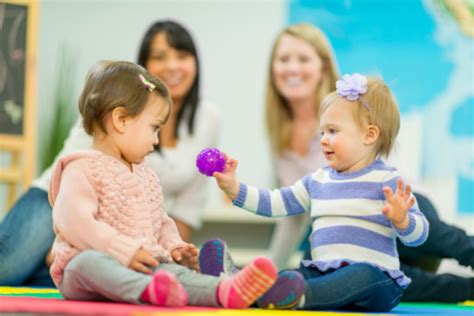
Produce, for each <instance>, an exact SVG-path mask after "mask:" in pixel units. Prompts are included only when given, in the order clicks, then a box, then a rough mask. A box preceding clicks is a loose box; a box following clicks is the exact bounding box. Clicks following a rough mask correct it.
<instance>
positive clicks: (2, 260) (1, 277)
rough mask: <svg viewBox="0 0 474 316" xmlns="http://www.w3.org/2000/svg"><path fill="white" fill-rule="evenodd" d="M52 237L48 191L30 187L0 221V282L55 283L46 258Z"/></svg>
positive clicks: (10, 283)
mask: <svg viewBox="0 0 474 316" xmlns="http://www.w3.org/2000/svg"><path fill="white" fill-rule="evenodd" d="M54 237H55V235H54V232H53V225H52V214H51V207H50V206H49V202H48V193H47V192H46V191H43V190H41V189H38V188H30V189H29V190H28V191H27V192H26V193H25V194H24V195H23V196H22V197H21V198H20V199H19V200H18V201H17V203H16V204H15V205H14V206H13V208H12V209H11V210H10V211H9V212H8V213H7V215H6V217H5V218H4V219H3V221H2V222H1V223H0V285H10V286H14V285H36V286H54V284H53V282H52V280H51V277H50V275H49V269H48V267H47V266H46V262H45V257H46V254H47V253H48V251H49V249H50V248H51V245H52V244H53V241H54Z"/></svg>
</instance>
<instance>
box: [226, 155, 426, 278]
mask: <svg viewBox="0 0 474 316" xmlns="http://www.w3.org/2000/svg"><path fill="white" fill-rule="evenodd" d="M398 178H399V176H398V173H397V171H396V169H394V168H391V167H388V166H386V165H385V164H384V162H383V161H382V160H380V159H377V160H375V161H374V162H373V163H372V164H370V165H369V166H367V167H366V168H363V169H361V170H359V171H355V172H352V173H339V172H337V171H336V170H334V169H331V168H329V167H326V168H322V169H319V170H318V171H316V172H314V173H312V174H309V175H307V176H305V177H304V178H303V179H301V180H299V181H298V182H296V183H295V184H294V185H292V186H288V187H283V188H280V189H275V190H273V191H271V190H264V189H258V188H255V187H252V186H248V185H245V184H242V183H241V184H240V191H239V194H238V196H237V198H236V199H235V200H234V205H236V206H239V207H242V208H244V209H246V210H248V211H250V212H253V213H256V214H258V215H261V216H266V217H282V216H291V215H295V214H300V213H303V212H308V211H309V212H311V217H312V218H313V219H314V221H313V232H312V234H311V255H312V260H305V261H303V264H304V265H305V266H307V267H309V266H313V267H317V268H318V269H319V270H321V271H327V270H328V269H337V268H339V267H341V266H344V265H346V264H352V263H361V262H363V263H368V264H371V265H373V266H376V267H378V268H380V269H381V270H382V271H385V272H386V273H388V274H389V275H390V277H392V278H393V279H395V280H396V281H397V282H398V284H399V285H400V286H401V287H406V286H408V284H409V283H410V279H409V278H408V277H406V276H405V275H404V274H403V272H401V271H400V261H399V259H398V253H397V248H396V242H395V238H396V237H398V238H400V240H401V241H402V242H403V243H404V244H405V245H407V246H418V245H420V244H422V243H423V242H425V240H426V238H427V237H428V222H427V221H426V218H425V216H424V215H423V214H422V213H421V212H420V210H419V209H418V205H417V204H415V205H414V206H413V207H412V208H411V209H410V210H409V214H408V216H409V219H410V223H409V226H408V227H407V228H406V229H405V230H399V229H397V228H395V227H394V226H393V225H392V224H391V222H390V221H389V220H388V219H387V218H386V217H385V216H384V215H383V213H382V208H383V207H384V204H385V195H384V193H383V190H382V189H383V187H384V186H389V187H391V188H392V190H393V191H394V192H395V191H396V189H397V179H398Z"/></svg>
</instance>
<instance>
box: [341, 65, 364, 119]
mask: <svg viewBox="0 0 474 316" xmlns="http://www.w3.org/2000/svg"><path fill="white" fill-rule="evenodd" d="M336 92H337V94H338V95H339V96H341V97H343V98H346V99H347V100H349V101H355V100H360V101H361V102H362V104H364V106H365V107H366V108H367V110H369V109H370V108H369V105H368V104H367V102H364V100H362V99H361V98H360V96H361V95H362V94H364V93H366V92H367V78H366V77H365V76H363V75H361V74H359V73H354V74H352V75H348V74H346V75H344V76H343V77H342V79H341V80H338V81H336Z"/></svg>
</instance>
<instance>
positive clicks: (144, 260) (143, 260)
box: [128, 248, 160, 274]
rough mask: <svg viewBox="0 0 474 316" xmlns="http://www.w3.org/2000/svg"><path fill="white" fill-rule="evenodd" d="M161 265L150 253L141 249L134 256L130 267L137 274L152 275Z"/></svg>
mask: <svg viewBox="0 0 474 316" xmlns="http://www.w3.org/2000/svg"><path fill="white" fill-rule="evenodd" d="M159 264H160V263H159V262H158V260H156V259H155V258H154V257H153V256H152V255H151V254H150V253H149V252H148V251H146V250H144V249H142V248H140V249H138V251H137V252H136V253H135V256H133V258H132V261H131V262H130V264H129V265H128V267H129V268H130V269H132V270H135V271H137V272H142V273H145V274H151V273H152V269H150V268H155V267H157V266H158V265H159Z"/></svg>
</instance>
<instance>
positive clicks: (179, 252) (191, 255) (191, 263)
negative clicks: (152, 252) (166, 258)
mask: <svg viewBox="0 0 474 316" xmlns="http://www.w3.org/2000/svg"><path fill="white" fill-rule="evenodd" d="M171 257H173V260H174V261H175V262H176V263H178V264H180V265H182V266H185V267H188V268H190V269H193V270H196V271H199V264H198V251H197V249H196V247H195V246H194V245H193V244H186V245H185V246H182V247H179V248H176V249H173V250H172V251H171Z"/></svg>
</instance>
